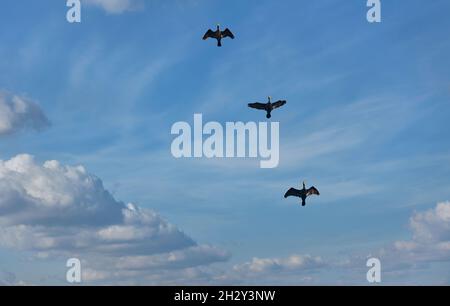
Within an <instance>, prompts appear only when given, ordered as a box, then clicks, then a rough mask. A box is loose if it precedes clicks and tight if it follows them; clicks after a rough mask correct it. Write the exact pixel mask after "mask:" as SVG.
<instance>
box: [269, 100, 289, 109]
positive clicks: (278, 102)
mask: <svg viewBox="0 0 450 306" xmlns="http://www.w3.org/2000/svg"><path fill="white" fill-rule="evenodd" d="M285 104H286V101H284V100H281V101H277V102H275V103H273V104H272V105H273V108H274V109H275V108H279V107H282V106H283V105H285Z"/></svg>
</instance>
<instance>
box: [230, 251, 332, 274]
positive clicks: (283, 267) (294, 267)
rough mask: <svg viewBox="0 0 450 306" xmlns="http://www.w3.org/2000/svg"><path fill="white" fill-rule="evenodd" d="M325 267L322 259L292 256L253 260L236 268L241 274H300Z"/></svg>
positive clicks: (308, 256)
mask: <svg viewBox="0 0 450 306" xmlns="http://www.w3.org/2000/svg"><path fill="white" fill-rule="evenodd" d="M324 265H325V263H324V262H323V260H322V259H321V258H320V257H312V256H310V255H292V256H290V257H288V258H282V259H280V258H257V257H255V258H253V259H252V260H251V261H250V262H246V263H244V264H240V265H236V266H234V271H236V272H237V273H240V274H263V273H274V272H275V273H276V272H294V271H296V272H298V271H307V270H311V269H317V268H321V267H323V266H324Z"/></svg>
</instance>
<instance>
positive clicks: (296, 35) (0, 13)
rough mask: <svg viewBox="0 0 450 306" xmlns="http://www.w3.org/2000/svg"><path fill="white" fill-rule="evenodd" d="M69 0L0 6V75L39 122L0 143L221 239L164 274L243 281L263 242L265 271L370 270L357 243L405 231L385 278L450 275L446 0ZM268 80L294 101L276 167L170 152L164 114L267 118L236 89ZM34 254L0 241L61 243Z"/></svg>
mask: <svg viewBox="0 0 450 306" xmlns="http://www.w3.org/2000/svg"><path fill="white" fill-rule="evenodd" d="M64 2H65V1H58V3H56V1H51V0H47V1H39V2H38V1H33V2H32V3H30V1H24V0H15V1H12V0H6V1H3V2H2V4H1V6H2V9H1V10H0V20H1V21H0V22H1V26H0V41H1V44H0V58H1V59H2V60H1V61H0V70H1V71H2V73H1V74H0V89H1V90H2V91H5V92H8V93H10V94H11V95H18V96H21V97H26V98H27V99H29V100H32V101H35V103H36V104H38V105H39V106H40V108H41V109H42V112H43V113H45V116H46V117H47V118H48V121H49V122H50V126H48V127H46V128H45V129H43V130H42V131H39V132H36V131H29V130H25V131H20V132H17V133H12V134H8V135H5V136H0V159H1V160H5V161H6V160H10V159H12V158H14V157H15V156H17V155H19V154H29V155H33V156H34V157H35V162H36V164H42V163H43V162H45V161H47V160H57V161H59V162H60V163H61V164H63V165H71V166H76V165H83V166H84V167H85V168H86V169H87V171H88V172H89V173H92V174H93V175H95V176H96V177H98V178H100V179H101V180H102V181H103V184H104V186H105V189H106V190H108V191H109V192H110V193H111V194H112V195H113V196H114V198H115V199H116V200H117V201H123V202H125V203H128V202H131V203H134V204H136V205H139V206H140V207H142V208H146V209H152V210H154V211H156V212H157V213H158V214H159V215H161V216H162V217H163V218H164V219H167V220H168V221H169V222H170V223H172V224H174V225H176V227H177V228H179V229H181V230H182V231H183V232H185V233H186V234H187V235H189V237H193V239H194V240H195V241H196V242H197V243H198V244H199V245H203V244H205V245H213V246H215V247H217V248H220V249H221V250H225V251H226V252H228V253H229V258H227V259H226V260H220V261H219V262H217V263H214V264H213V266H212V267H210V266H207V265H205V266H207V267H202V273H204V274H202V275H204V276H202V277H201V278H199V279H188V278H187V279H186V280H177V279H176V278H175V279H174V278H173V277H172V278H171V276H167V278H164V281H167V282H168V283H171V282H182V283H184V284H186V283H196V282H200V283H204V282H208V283H209V282H214V281H217V279H221V280H223V279H226V280H227V281H228V282H230V283H240V282H243V283H246V282H248V283H254V282H255V280H254V279H253V278H252V277H255V275H253V274H252V273H246V271H245V269H246V267H247V266H246V264H245V263H249V262H251V261H252V259H253V258H265V259H272V261H270V262H271V263H274V262H275V265H276V266H277V267H278V268H279V267H282V268H279V269H274V270H271V269H268V271H264V272H265V273H267V274H264V275H265V276H264V277H265V278H266V279H267V282H269V283H273V284H284V283H289V284H303V283H308V282H312V283H324V284H329V283H333V284H334V283H346V282H348V283H352V284H354V283H357V284H361V283H362V284H364V282H365V273H366V267H365V262H364V261H361V260H360V258H364V257H365V256H369V255H371V254H379V252H382V251H381V250H385V249H388V250H389V249H390V248H391V247H392V245H393V244H395V242H396V241H414V242H416V243H417V244H420V245H421V246H422V247H423V248H424V249H426V250H427V251H426V252H425V251H423V250H422V251H421V252H411V254H406V255H405V254H404V253H402V256H404V257H402V256H394V255H392V254H391V256H390V255H386V254H385V253H383V252H382V254H383V255H380V256H385V261H386V262H387V265H392V271H393V272H392V271H388V272H386V275H385V277H384V280H385V281H386V283H409V282H410V281H411V280H413V282H416V283H419V284H428V283H439V284H440V283H447V284H448V283H449V282H450V279H449V273H448V271H449V259H450V256H449V254H450V253H446V252H445V251H443V254H439V256H436V254H435V253H433V252H432V251H430V245H429V242H430V241H435V240H437V241H439V242H442V243H444V244H445V242H446V241H448V237H449V236H450V235H449V233H448V228H450V227H449V226H448V224H447V223H445V224H443V223H442V222H441V221H442V220H444V221H445V220H447V219H445V216H444V217H442V215H438V212H441V211H442V210H437V209H436V207H437V204H438V203H448V202H446V201H449V200H450V185H449V183H450V179H449V178H450V163H449V162H450V143H449V142H448V140H447V139H448V118H449V115H450V104H449V98H450V77H449V76H450V61H449V59H448V54H450V40H449V39H448V37H449V34H450V31H449V29H450V20H449V18H448V12H449V11H450V3H448V1H445V0H435V1H432V2H425V1H418V0H417V1H416V0H415V1H399V0H397V1H382V5H383V6H382V22H381V23H380V24H369V23H368V22H367V20H366V11H367V8H366V3H365V2H366V1H363V0H354V1H342V0H340V1H339V0H320V1H282V3H281V2H280V1H273V0H270V1H269V0H262V1H261V0H259V1H256V0H245V1H237V0H233V1H230V0H228V1H202V0H198V1H190V0H186V1H175V0H173V1H158V0H155V1H145V2H144V1H142V2H139V1H138V2H139V3H138V2H133V1H131V2H133V4H136V3H137V5H136V6H133V7H132V8H131V9H130V10H125V11H123V12H108V11H107V10H105V9H104V8H102V7H101V5H88V4H86V5H83V10H82V22H81V24H69V23H67V22H66V20H65V14H66V10H67V8H66V7H65V3H64ZM100 2H101V1H100ZM217 23H220V24H221V25H222V26H223V27H229V28H230V29H231V30H232V31H233V32H234V33H235V35H236V39H235V40H234V41H231V40H227V41H224V46H223V48H221V49H219V48H216V47H215V44H214V42H212V41H206V42H204V41H202V40H201V37H202V35H203V33H204V32H205V31H206V29H208V28H212V27H214V26H215V24H217ZM269 95H270V96H272V97H274V99H286V100H288V104H287V106H286V107H285V108H283V109H280V110H279V111H277V113H276V114H275V115H276V117H274V119H276V120H277V121H279V122H280V129H281V139H280V142H281V152H280V153H281V159H280V165H279V167H278V168H276V169H270V170H268V169H260V168H259V163H258V162H257V161H255V160H204V159H201V160H194V159H184V160H176V159H174V158H173V157H172V155H171V153H170V144H171V142H172V140H173V136H172V135H171V134H170V128H171V126H172V124H173V123H175V122H177V121H187V122H192V120H193V115H194V113H202V114H203V117H204V120H205V121H219V122H226V121H244V122H246V121H258V120H263V119H264V116H261V114H260V113H255V112H254V111H252V110H250V109H248V108H247V107H246V105H247V103H249V102H253V101H258V100H265V99H266V97H267V96H269ZM0 174H1V172H0ZM0 179H4V180H6V179H7V178H2V177H1V176H0ZM303 179H305V180H307V183H308V184H313V185H315V186H316V187H317V188H318V189H319V190H320V191H321V196H320V197H318V198H314V199H311V200H310V201H309V205H308V206H307V207H306V208H302V207H300V206H298V203H297V201H295V200H292V199H291V200H284V199H283V194H284V192H285V191H286V190H287V189H288V188H289V187H291V186H298V185H299V183H300V182H301V181H302V180H303ZM443 205H444V204H443ZM448 205H450V204H448ZM0 206H1V205H0ZM445 207H446V206H445ZM435 209H436V210H435ZM432 211H434V212H435V213H436V218H437V219H439V218H440V219H439V220H441V219H442V220H441V221H439V222H440V223H439V228H444V229H445V228H446V229H447V232H445V231H444V234H442V233H441V231H440V232H439V235H437V236H432V237H431V238H429V241H426V242H424V241H422V240H420V239H419V238H417V237H418V236H420V235H419V234H418V231H419V230H418V229H417V228H418V227H417V228H416V227H414V224H416V223H414V224H413V225H411V220H412V219H414V216H416V217H417V219H418V220H419V219H420V220H422V219H426V221H423V220H422V221H423V222H425V223H426V224H425V225H423V224H422V225H423V226H421V227H420V228H421V229H423V228H424V227H426V226H428V227H429V228H430V229H431V228H436V226H437V225H436V224H434V223H432V221H430V220H429V219H427V218H420V216H422V215H421V214H426V212H432ZM433 220H434V219H433ZM418 222H419V221H418ZM419 223H420V222H419ZM449 223H450V220H449ZM41 226H42V224H41ZM43 226H45V224H44V225H43ZM428 227H427V228H428ZM433 234H435V232H433ZM437 237H439V238H437ZM442 237H445V239H447V240H445V239H444V240H442ZM435 238H436V239H435ZM439 239H441V240H439ZM424 245H425V246H424ZM440 245H442V244H440ZM449 249H450V248H449ZM397 251H398V252H400V251H399V250H396V251H395V252H397ZM392 252H394V251H392ZM447 252H448V251H447ZM34 253H36V252H35V250H25V251H20V250H19V251H18V250H16V249H15V248H14V247H3V248H0V259H1V260H0V270H4V271H8V272H12V273H15V274H16V275H17V278H18V279H21V280H22V279H23V281H25V282H31V283H40V282H49V283H54V282H59V281H60V280H55V279H54V277H60V278H61V279H63V278H64V263H62V264H61V262H62V258H64V257H61V256H60V257H57V258H47V259H45V260H42V259H40V260H38V259H34V258H33V259H30V257H33V255H35V254H34ZM417 253H420V254H424V253H427V254H428V255H427V256H418V255H417ZM294 254H298V256H306V255H310V256H317V257H320V258H321V260H322V261H323V262H325V264H317V266H314V265H313V267H312V268H311V269H302V268H301V267H300V269H299V270H295V269H294V270H293V271H290V270H289V267H290V265H289V264H286V267H287V268H284V265H283V264H282V263H281V262H283V260H282V259H283V258H284V259H286V258H290V257H291V256H293V255H294ZM79 255H80V256H82V255H83V253H81V254H79ZM383 258H384V257H383ZM395 258H396V259H397V261H398V260H400V261H402V263H403V265H400V264H399V263H398V262H396V260H395ZM399 258H400V259H399ZM341 261H345V262H347V261H349V262H352V264H350V265H349V267H347V266H345V265H343V264H341V263H340V262H341ZM323 266H327V267H330V266H331V267H332V268H325V269H324V268H323ZM233 267H234V271H236V275H230V272H228V271H233ZM250 270H251V269H250ZM285 270H286V271H285ZM48 271H50V272H48ZM250 272H252V271H250ZM253 272H254V271H253ZM283 273H285V274H286V275H288V276H289V277H288V278H286V277H285V274H283ZM49 274H50V276H49ZM55 275H56V276H55ZM218 275H221V277H218ZM62 282H63V281H62ZM106 282H107V283H108V280H106ZM256 282H257V281H256ZM142 283H146V282H145V281H142Z"/></svg>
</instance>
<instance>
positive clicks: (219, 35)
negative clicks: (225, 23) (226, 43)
mask: <svg viewBox="0 0 450 306" xmlns="http://www.w3.org/2000/svg"><path fill="white" fill-rule="evenodd" d="M226 37H230V38H231V39H234V35H233V33H231V31H230V30H229V29H228V28H226V29H225V31H221V30H220V24H218V25H217V30H216V31H213V30H211V29H209V30H208V31H207V32H206V33H205V35H204V36H203V40H207V39H208V38H214V39H217V46H218V47H222V39H223V38H226Z"/></svg>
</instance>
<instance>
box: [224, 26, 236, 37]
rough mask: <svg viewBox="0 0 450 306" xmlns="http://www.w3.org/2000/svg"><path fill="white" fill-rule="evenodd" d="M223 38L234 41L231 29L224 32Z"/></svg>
mask: <svg viewBox="0 0 450 306" xmlns="http://www.w3.org/2000/svg"><path fill="white" fill-rule="evenodd" d="M222 36H223V37H230V38H231V39H234V35H233V33H231V31H230V29H228V28H226V29H225V31H223V32H222Z"/></svg>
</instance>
